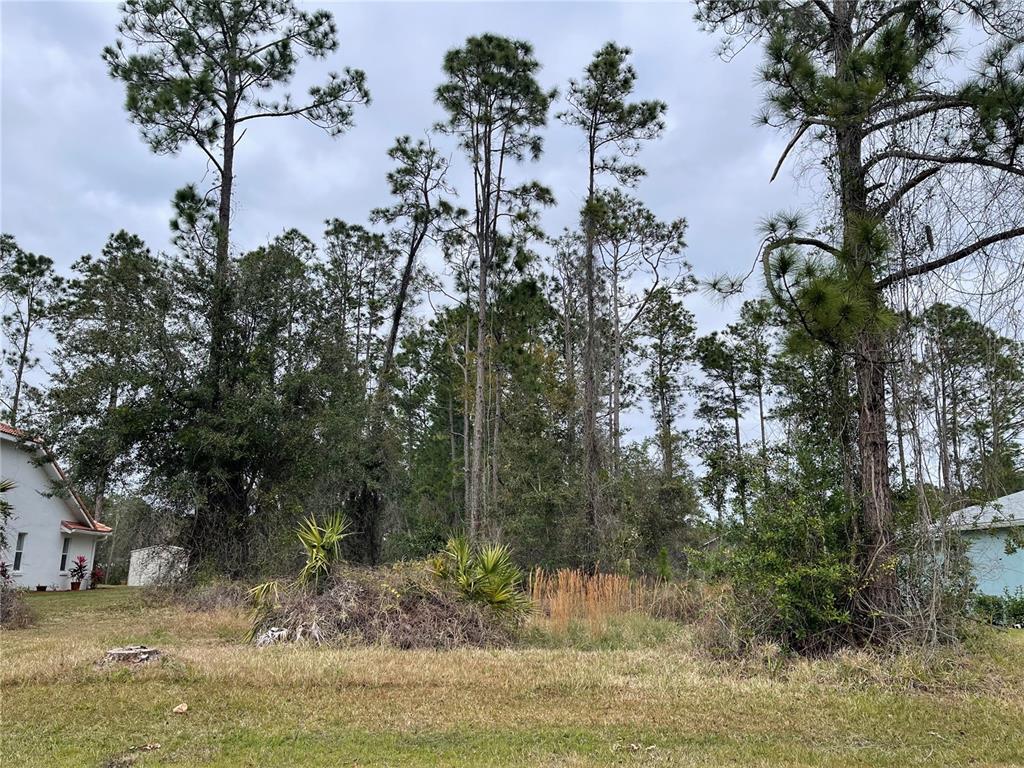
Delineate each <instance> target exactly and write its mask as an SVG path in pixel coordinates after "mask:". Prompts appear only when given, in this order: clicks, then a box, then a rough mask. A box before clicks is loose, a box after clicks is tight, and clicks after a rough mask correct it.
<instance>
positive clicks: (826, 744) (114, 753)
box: [0, 588, 1024, 768]
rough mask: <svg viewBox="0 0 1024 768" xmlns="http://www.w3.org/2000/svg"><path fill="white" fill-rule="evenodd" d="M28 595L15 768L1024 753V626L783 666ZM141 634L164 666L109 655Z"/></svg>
mask: <svg viewBox="0 0 1024 768" xmlns="http://www.w3.org/2000/svg"><path fill="white" fill-rule="evenodd" d="M29 600H30V602H31V604H32V606H33V608H34V609H35V610H36V612H37V617H38V622H37V624H36V626H34V627H32V628H30V629H25V630H17V631H12V632H4V633H2V634H0V656H2V658H0V685H2V697H0V706H2V711H0V716H2V728H0V756H2V757H0V764H2V765H3V766H5V767H6V766H7V765H10V766H47V768H50V767H51V766H56V767H62V766H87V767H91V766H128V765H132V766H166V765H177V766H225V767H226V766H232V767H234V766H264V765H280V766H370V765H374V766H434V765H439V766H472V765H481V766H566V767H569V766H610V765H626V766H631V765H643V766H648V765H650V766H905V765H927V766H937V765H967V764H970V765H975V766H983V765H989V766H997V765H999V766H1010V765H1024V735H1022V734H1024V636H1022V633H1019V632H1017V633H1001V634H998V635H995V634H993V635H990V636H988V637H986V638H985V641H984V642H983V643H979V644H978V647H977V648H976V649H975V650H974V652H973V653H972V655H970V656H966V655H962V654H947V655H944V656H941V657H939V658H937V659H931V660H928V661H924V660H922V659H921V658H920V657H917V656H906V657H902V658H898V659H895V660H891V661H886V662H881V661H879V660H878V659H877V658H875V657H873V656H870V655H868V654H863V653H851V654H845V655H843V656H841V657H839V658H837V659H832V660H828V661H813V662H812V661H804V660H797V661H786V662H782V663H774V662H773V663H771V664H768V665H766V664H763V663H761V662H758V661H749V662H744V663H740V664H737V663H725V662H712V661H708V660H705V659H703V658H701V657H700V656H699V655H696V654H694V653H693V652H692V651H691V650H689V649H688V644H687V642H685V638H684V637H682V636H681V635H682V633H681V632H678V631H668V630H666V628H665V627H664V626H659V625H653V624H649V623H645V622H638V624H637V626H635V627H632V628H622V627H618V628H613V629H612V631H611V634H610V635H609V638H610V639H605V640H601V641H598V642H594V643H591V644H588V643H586V642H583V641H580V642H575V641H573V643H570V644H569V645H562V646H561V647H521V648H515V649H508V650H492V651H479V650H473V651H468V650H467V651H453V652H443V653H442V652H426V651H423V652H420V651H416V652H412V651H396V650H391V649H387V648H354V649H330V650H327V649H315V648H308V647H276V648H270V649H263V650H257V649H255V648H251V647H248V646H245V645H243V644H241V643H240V642H239V640H238V638H239V637H240V636H241V635H242V633H243V632H244V628H245V621H244V617H243V616H241V615H240V614H238V613H236V612H231V611H222V612H215V613H188V612H185V611H183V610H181V609H178V608H147V607H144V606H143V605H142V603H141V601H140V599H139V595H138V593H137V592H135V591H133V590H130V589H127V588H110V589H100V590H96V591H92V592H83V593H79V594H73V593H62V594H49V593H46V594H39V595H36V594H32V595H30V596H29ZM541 639H543V638H541ZM631 641H636V645H635V647H626V646H627V645H628V642H631ZM130 642H147V643H153V644H156V645H158V646H159V647H160V648H162V649H163V650H164V652H165V657H164V659H163V661H161V662H160V663H157V664H153V665H150V666H147V667H145V668H141V669H136V670H127V669H116V670H112V669H109V668H97V667H96V666H95V662H96V661H97V660H98V659H99V658H101V657H102V655H103V652H104V651H105V650H106V649H107V648H110V647H113V646H114V645H121V644H125V643H130ZM182 702H185V703H187V704H188V705H189V710H188V713H187V714H185V715H175V714H173V713H172V711H171V710H172V709H173V708H174V707H175V706H176V705H177V704H179V703H182ZM156 743H158V744H159V745H160V747H159V749H153V750H152V751H142V750H141V749H139V748H140V747H142V746H144V745H147V744H149V745H152V744H156Z"/></svg>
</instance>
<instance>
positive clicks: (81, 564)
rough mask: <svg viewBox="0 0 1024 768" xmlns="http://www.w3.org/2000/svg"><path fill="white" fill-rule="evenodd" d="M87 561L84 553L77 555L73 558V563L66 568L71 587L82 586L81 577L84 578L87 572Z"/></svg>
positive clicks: (77, 587) (76, 588)
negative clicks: (69, 576)
mask: <svg viewBox="0 0 1024 768" xmlns="http://www.w3.org/2000/svg"><path fill="white" fill-rule="evenodd" d="M88 564H89V562H88V561H87V560H86V559H85V555H79V556H78V557H76V558H75V563H74V565H72V566H71V567H70V568H69V569H68V573H69V574H70V575H71V589H72V590H73V591H74V590H78V589H80V588H81V586H82V579H84V578H85V574H86V573H88V569H87V566H88Z"/></svg>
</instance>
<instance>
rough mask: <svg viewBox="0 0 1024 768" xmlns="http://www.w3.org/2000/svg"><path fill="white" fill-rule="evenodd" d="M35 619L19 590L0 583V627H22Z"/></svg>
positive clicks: (30, 623)
mask: <svg viewBox="0 0 1024 768" xmlns="http://www.w3.org/2000/svg"><path fill="white" fill-rule="evenodd" d="M34 621H35V616H34V614H33V613H32V609H31V608H29V607H28V605H26V604H25V598H24V597H23V596H22V594H21V591H20V590H18V589H15V588H14V587H13V586H9V585H7V584H6V583H0V629H24V628H25V627H28V626H31V625H32V623H33V622H34Z"/></svg>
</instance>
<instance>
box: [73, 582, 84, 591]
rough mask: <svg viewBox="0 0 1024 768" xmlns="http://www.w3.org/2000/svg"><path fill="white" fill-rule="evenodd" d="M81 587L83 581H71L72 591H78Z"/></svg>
mask: <svg viewBox="0 0 1024 768" xmlns="http://www.w3.org/2000/svg"><path fill="white" fill-rule="evenodd" d="M81 587H82V582H80V581H72V582H71V591H72V592H77V591H78V590H79V589H81Z"/></svg>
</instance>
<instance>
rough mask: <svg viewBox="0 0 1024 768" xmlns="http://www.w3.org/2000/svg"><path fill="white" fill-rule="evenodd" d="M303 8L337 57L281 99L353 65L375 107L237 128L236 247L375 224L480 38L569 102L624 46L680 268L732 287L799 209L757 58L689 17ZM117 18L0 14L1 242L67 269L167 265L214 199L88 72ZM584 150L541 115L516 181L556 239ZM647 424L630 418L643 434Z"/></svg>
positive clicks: (680, 12) (116, 87) (699, 298)
mask: <svg viewBox="0 0 1024 768" xmlns="http://www.w3.org/2000/svg"><path fill="white" fill-rule="evenodd" d="M308 7H310V8H313V7H326V8H329V9H330V10H331V11H332V12H333V14H334V16H335V19H336V22H337V25H338V31H339V39H340V48H339V50H338V51H336V52H334V53H333V54H331V55H330V56H329V57H328V59H326V60H323V61H315V60H309V61H303V62H300V64H299V69H298V73H297V76H296V78H295V81H294V83H293V84H292V85H291V86H290V90H291V91H292V92H293V93H294V94H295V95H296V96H297V97H298V96H299V95H301V94H302V93H304V92H305V91H306V90H307V89H308V87H309V86H310V85H311V84H314V83H317V82H320V81H323V80H324V79H325V78H326V75H327V73H328V72H329V71H337V70H340V69H342V68H343V67H346V66H351V67H357V68H361V69H363V70H365V72H366V75H367V83H368V86H369V89H370V92H371V96H372V99H373V101H372V104H371V105H370V106H369V107H366V108H361V109H358V110H357V112H356V115H355V121H356V125H355V127H354V128H352V129H351V130H350V131H348V132H347V133H346V134H344V135H342V136H340V137H337V138H333V139H332V138H329V137H328V136H326V135H325V134H323V133H322V132H320V131H319V130H318V129H316V128H314V127H313V126H311V125H309V124H308V123H306V122H304V121H300V120H292V119H273V120H264V121H257V122H256V123H255V124H250V125H252V127H251V129H250V130H249V132H248V133H247V134H246V136H245V137H244V139H243V140H242V142H241V144H240V145H239V148H238V152H237V154H236V187H235V196H236V197H235V206H234V214H233V220H232V230H233V233H232V234H233V239H234V243H233V244H234V247H235V248H236V249H237V250H239V251H244V250H247V249H251V248H253V247H256V246H258V245H261V244H263V243H265V242H266V241H267V240H269V239H270V238H272V237H274V236H275V235H277V234H280V233H281V232H282V231H284V230H286V229H289V228H293V227H294V228H297V229H299V230H301V231H303V232H305V233H306V234H308V235H310V236H311V237H314V239H317V238H318V236H319V235H320V234H321V233H322V232H323V229H324V227H323V222H324V220H325V219H328V218H333V217H338V218H341V219H344V220H346V221H349V222H353V223H357V222H358V223H364V222H365V221H366V217H367V214H368V213H369V211H370V209H372V208H373V207H376V206H379V205H384V204H386V203H387V202H388V194H387V186H386V182H385V174H386V172H387V170H388V169H389V168H390V161H389V160H388V158H387V156H386V154H385V153H386V151H387V149H388V147H389V146H391V145H392V143H393V142H394V138H395V137H396V136H398V135H402V134H410V135H412V136H413V137H421V136H424V135H425V132H426V131H428V130H429V129H430V127H431V126H432V125H433V124H434V123H436V122H437V121H438V120H440V119H442V118H443V116H444V115H443V113H442V111H441V109H440V107H438V106H437V105H436V104H435V103H434V89H435V88H436V86H437V85H438V84H439V83H440V82H441V79H442V75H441V61H442V58H443V56H444V53H445V52H446V51H447V50H449V49H450V48H453V47H456V46H459V45H460V44H461V43H462V42H463V41H464V40H465V38H466V37H468V36H470V35H476V34H481V33H484V32H493V33H496V34H501V35H505V36H509V37H516V38H521V39H524V40H527V41H529V42H531V43H532V44H533V45H534V48H535V54H536V56H537V58H538V60H539V61H540V62H541V64H542V69H541V71H540V73H539V76H538V79H539V81H540V82H541V84H542V85H543V86H545V87H549V88H550V87H558V88H559V89H560V90H561V91H563V92H564V90H565V85H566V83H567V81H568V79H569V78H571V77H577V78H578V77H579V76H580V73H581V72H582V70H583V68H584V67H585V66H586V64H587V62H588V61H589V60H590V58H591V56H592V54H593V52H594V51H595V50H597V49H598V48H599V47H600V46H601V45H603V44H604V43H605V42H607V41H609V40H613V41H615V42H617V43H619V44H620V45H626V46H629V47H630V48H632V49H633V52H634V57H633V62H634V64H635V67H636V69H637V73H638V81H637V97H638V98H657V99H661V100H663V101H665V102H666V103H667V104H668V112H667V128H666V130H665V132H664V135H663V136H662V137H661V138H660V139H658V140H656V141H653V142H650V143H649V144H648V145H646V146H645V148H644V149H643V150H642V152H641V154H640V156H639V158H638V161H639V162H640V163H641V164H642V165H644V166H645V167H646V168H647V170H648V175H647V177H646V178H645V179H644V180H643V181H642V182H641V183H640V185H639V187H638V189H637V194H638V195H639V196H640V197H641V198H642V199H643V200H644V201H645V202H646V204H647V205H648V206H649V207H650V208H651V209H652V210H654V212H655V213H657V214H658V215H659V216H661V217H662V218H665V219H674V218H677V217H680V216H682V217H685V218H686V219H687V221H688V223H689V229H688V233H687V237H686V240H687V244H688V248H687V252H686V255H687V258H688V260H689V261H690V263H691V264H692V265H693V268H694V273H695V275H696V276H697V277H698V278H702V277H703V278H706V277H710V276H712V275H715V274H719V273H722V272H746V271H747V270H748V269H749V267H750V265H751V263H752V260H753V259H754V257H755V256H756V253H757V249H758V245H759V242H760V238H759V236H758V233H757V224H758V222H759V221H760V220H761V219H763V218H764V217H765V216H767V215H769V214H771V213H773V212H776V211H778V210H782V209H786V210H789V209H792V208H794V207H795V206H797V205H798V204H799V203H800V202H801V200H804V201H806V200H807V199H808V198H809V196H810V192H809V190H807V189H802V188H801V187H800V185H799V184H798V183H797V181H796V179H795V176H794V175H793V174H792V173H787V172H784V173H782V174H780V176H779V178H777V179H776V180H775V182H773V183H769V178H770V176H771V173H772V170H773V168H774V166H775V163H776V162H777V160H778V158H779V155H780V153H781V152H782V149H783V147H784V146H785V144H786V141H787V140H788V138H789V137H788V136H786V135H783V134H781V133H779V132H777V131H775V130H773V129H771V128H764V127H757V126H755V125H754V115H755V114H756V113H757V111H758V108H759V104H760V91H759V88H758V84H757V80H756V74H755V70H756V67H757V65H758V64H759V63H760V52H759V51H758V50H757V49H756V48H755V47H752V48H749V49H748V50H746V51H744V52H743V53H742V54H741V55H739V56H738V57H736V58H735V59H733V60H732V61H730V62H728V63H726V62H725V61H723V60H721V59H720V58H719V57H718V56H717V54H716V48H717V45H718V42H719V41H718V39H717V37H716V36H714V35H711V34H708V33H705V32H703V31H701V30H700V29H699V28H698V26H697V25H696V23H695V22H694V21H693V19H692V16H693V7H692V5H691V4H690V3H639V2H633V3H612V2H602V3H540V2H536V3H489V2H475V3H399V2H379V3H337V2H333V3H332V2H319V3H315V4H311V5H309V6H308ZM118 19H119V13H118V9H117V6H116V4H114V3H107V2H61V1H56V2H48V1H46V0H36V1H31V2H18V1H16V0H15V1H12V0H3V2H0V27H2V31H0V49H2V54H0V65H2V73H0V229H2V231H3V232H6V233H10V234H13V235H14V236H15V237H16V239H17V241H18V243H19V245H20V246H21V247H22V248H24V249H26V250H29V251H33V252H36V253H42V254H46V255H48V256H49V257H50V258H52V259H53V260H54V261H55V262H56V264H57V266H58V269H59V270H60V271H62V272H65V273H66V272H67V271H68V269H69V267H70V265H71V264H72V262H74V260H75V259H77V258H78V257H79V256H81V255H83V254H86V253H97V252H98V251H99V250H100V249H101V248H102V246H103V243H104V242H105V241H106V239H107V237H108V236H109V235H110V234H111V233H113V232H116V231H117V230H119V229H126V230H128V231H130V232H134V233H136V234H138V235H140V236H141V237H142V238H143V239H144V240H145V241H146V242H147V243H148V244H149V245H150V247H151V248H153V249H154V250H163V249H168V248H169V239H170V238H169V229H168V222H169V220H170V217H171V210H170V199H171V197H172V195H173V194H174V191H175V190H176V189H178V188H180V187H182V186H184V185H185V184H188V183H196V184H198V185H199V186H200V188H206V187H208V186H210V185H211V184H212V183H213V179H212V174H210V173H208V172H207V168H206V164H205V163H204V160H203V157H202V156H201V153H200V151H199V150H198V149H195V148H191V147H185V148H183V149H182V151H181V152H180V153H178V154H177V155H174V156H168V155H156V154H153V153H152V152H151V151H150V149H149V148H148V147H147V146H146V145H145V143H144V142H143V141H142V139H141V138H140V136H139V133H138V129H137V128H136V127H135V126H134V125H132V124H131V123H130V122H129V120H128V117H127V114H126V113H125V111H124V109H123V101H124V91H123V86H122V85H121V84H119V83H117V82H115V81H113V80H112V79H111V78H110V77H109V76H108V74H107V71H106V66H105V65H104V63H103V61H102V60H101V57H100V53H101V51H102V49H103V47H104V46H105V45H108V44H110V43H112V42H113V41H114V40H115V39H116V31H115V26H116V24H117V22H118ZM296 100H298V99H296ZM559 108H560V107H559V105H558V104H556V105H555V107H554V108H553V109H552V115H553V114H554V113H555V112H557V111H558V110H559ZM440 144H441V145H442V146H443V144H444V140H443V139H442V140H440ZM581 150H582V142H581V136H580V135H579V134H578V133H577V132H576V131H575V130H574V129H571V128H569V127H566V126H564V125H561V124H559V123H558V122H557V121H556V120H554V119H552V120H551V121H550V122H549V126H548V128H547V129H546V131H545V153H544V155H543V157H542V158H541V160H540V161H539V162H537V163H527V164H525V165H524V166H523V167H521V168H519V169H517V170H516V171H515V174H514V176H515V177H516V178H518V179H522V180H526V179H531V178H534V179H538V180H539V181H541V182H543V183H545V184H547V185H548V186H550V187H551V188H552V190H553V191H554V193H555V196H556V199H557V200H558V205H557V207H556V208H554V209H552V210H550V211H548V212H547V213H546V214H545V217H544V220H543V223H544V226H545V228H546V229H547V230H548V231H549V232H551V233H557V232H559V231H560V230H561V228H562V227H564V226H566V225H569V224H571V223H572V221H573V219H574V218H575V217H576V216H577V213H578V210H579V205H580V200H581V193H582V190H583V189H584V186H585V182H586V175H585V174H586V165H585V162H586V160H585V156H584V154H583V152H582V151H581ZM452 162H453V168H454V170H453V174H452V180H453V181H454V183H455V185H456V187H457V188H458V189H459V191H467V185H466V184H465V183H462V182H463V181H466V180H468V179H467V178H466V177H465V176H464V171H463V170H462V164H463V163H462V160H461V158H460V157H458V156H453V157H452ZM794 167H795V166H794ZM468 191H470V192H471V189H469V190H468ZM436 266H439V264H438V265H436ZM751 288H752V291H756V290H757V289H758V285H757V284H756V283H753V284H752V286H751ZM688 306H689V308H690V309H691V311H693V312H694V313H695V314H696V317H697V322H698V330H699V332H700V333H706V332H709V331H711V330H714V329H716V328H721V327H723V326H724V325H725V324H726V323H727V322H730V321H731V320H732V319H733V317H734V315H735V313H736V311H737V310H738V306H737V304H736V303H727V304H724V305H723V304H722V302H721V301H720V300H719V299H717V298H714V297H711V296H708V295H704V294H695V295H694V296H692V297H690V298H689V299H688ZM643 421H644V419H643V415H642V413H638V414H636V417H635V419H634V427H635V429H636V430H637V431H639V432H641V433H642V432H645V431H646V430H645V428H644V425H643Z"/></svg>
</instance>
